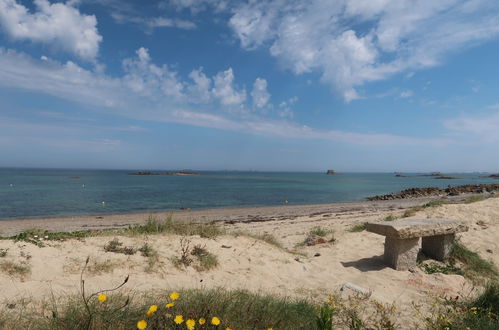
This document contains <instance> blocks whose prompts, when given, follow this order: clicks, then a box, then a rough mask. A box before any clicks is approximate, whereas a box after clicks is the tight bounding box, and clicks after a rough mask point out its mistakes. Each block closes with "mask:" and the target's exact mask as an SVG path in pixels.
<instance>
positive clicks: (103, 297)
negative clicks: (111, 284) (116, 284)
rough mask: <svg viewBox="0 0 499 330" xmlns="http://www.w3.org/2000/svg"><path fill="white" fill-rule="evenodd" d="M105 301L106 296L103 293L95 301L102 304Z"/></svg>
mask: <svg viewBox="0 0 499 330" xmlns="http://www.w3.org/2000/svg"><path fill="white" fill-rule="evenodd" d="M106 299H107V295H106V294H104V293H101V294H100V295H99V296H98V297H97V300H99V301H100V302H104V301H106Z"/></svg>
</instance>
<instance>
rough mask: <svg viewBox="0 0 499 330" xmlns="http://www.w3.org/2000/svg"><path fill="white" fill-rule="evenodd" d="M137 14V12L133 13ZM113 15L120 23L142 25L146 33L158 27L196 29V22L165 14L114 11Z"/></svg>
mask: <svg viewBox="0 0 499 330" xmlns="http://www.w3.org/2000/svg"><path fill="white" fill-rule="evenodd" d="M133 14H135V13H133ZM111 17H112V18H113V19H114V21H115V22H116V23H118V24H125V23H132V24H136V25H138V26H140V27H142V28H143V29H144V30H145V32H146V33H151V32H152V31H153V30H154V29H156V28H177V29H183V30H194V29H196V24H195V23H193V22H191V21H187V20H183V19H178V18H169V17H164V16H159V17H141V16H134V15H132V14H130V13H125V12H119V11H114V12H112V13H111Z"/></svg>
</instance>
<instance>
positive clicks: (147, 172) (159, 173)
mask: <svg viewBox="0 0 499 330" xmlns="http://www.w3.org/2000/svg"><path fill="white" fill-rule="evenodd" d="M129 174H130V175H151V176H154V175H156V176H201V174H199V173H194V172H186V171H180V172H149V171H139V172H133V173H129Z"/></svg>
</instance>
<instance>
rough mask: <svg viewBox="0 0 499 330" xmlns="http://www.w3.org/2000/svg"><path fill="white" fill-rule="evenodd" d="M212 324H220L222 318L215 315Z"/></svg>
mask: <svg viewBox="0 0 499 330" xmlns="http://www.w3.org/2000/svg"><path fill="white" fill-rule="evenodd" d="M211 324H213V325H219V324H220V319H219V318H218V317H216V316H214V317H213V318H212V319H211Z"/></svg>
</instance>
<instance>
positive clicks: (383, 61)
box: [229, 0, 499, 102]
mask: <svg viewBox="0 0 499 330" xmlns="http://www.w3.org/2000/svg"><path fill="white" fill-rule="evenodd" d="M229 26H230V27H231V28H232V29H233V31H234V33H235V35H236V36H237V38H238V39H239V40H240V43H241V46H242V47H243V48H245V49H254V48H267V49H268V50H269V52H270V54H271V55H272V56H275V57H276V58H278V59H279V60H280V61H281V62H282V63H283V64H284V65H286V66H287V67H289V68H290V69H291V70H293V72H294V73H295V74H303V73H307V72H318V73H320V74H321V75H322V80H323V81H324V82H326V83H328V84H330V85H331V86H332V87H333V90H334V91H335V92H337V93H338V94H340V95H341V96H342V97H343V98H344V99H345V101H347V102H348V101H350V100H353V99H356V98H359V97H360V95H359V93H358V91H357V87H359V86H362V85H363V84H365V83H368V82H372V81H377V80H382V79H386V78H388V77H389V76H391V75H393V74H396V73H400V72H404V71H409V70H411V71H410V72H413V71H414V70H417V69H420V68H424V67H430V66H434V65H438V64H440V63H441V62H442V60H443V59H444V58H445V56H446V55H448V54H450V53H452V52H455V51H457V50H461V49H463V48H466V47H472V46H474V45H476V44H478V43H481V42H485V41H488V40H491V39H493V38H496V37H497V36H498V35H499V2H496V1H491V0H474V1H465V0H441V1H430V0H416V1H415V0H376V1H373V0H357V1H347V0H340V1H323V0H310V1H307V2H303V1H299V0H274V1H249V2H247V3H244V4H242V5H239V6H237V7H236V8H234V9H233V15H232V17H231V19H230V22H229Z"/></svg>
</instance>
